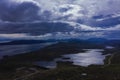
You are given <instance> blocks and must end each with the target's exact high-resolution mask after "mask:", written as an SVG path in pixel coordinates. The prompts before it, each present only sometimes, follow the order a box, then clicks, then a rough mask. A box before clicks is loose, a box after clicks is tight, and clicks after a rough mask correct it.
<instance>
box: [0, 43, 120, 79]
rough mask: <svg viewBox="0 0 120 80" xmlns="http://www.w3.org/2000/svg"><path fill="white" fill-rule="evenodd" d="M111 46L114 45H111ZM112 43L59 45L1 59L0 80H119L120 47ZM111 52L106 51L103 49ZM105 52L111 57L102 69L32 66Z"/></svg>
mask: <svg viewBox="0 0 120 80" xmlns="http://www.w3.org/2000/svg"><path fill="white" fill-rule="evenodd" d="M113 43H114V44H113ZM113 43H111V42H110V43H103V42H102V43H101V44H96V43H91V42H90V43H89V42H83V41H82V42H81V41H80V42H79V41H71V42H60V43H57V44H53V45H50V46H47V47H45V48H43V49H41V50H38V51H34V52H30V53H25V54H19V55H14V56H10V57H9V56H4V59H3V60H1V62H0V80H120V51H119V50H120V46H119V44H118V42H117V43H116V42H113ZM108 44H109V45H111V46H114V47H115V48H114V49H105V45H108ZM86 48H91V49H105V51H104V52H103V53H104V54H110V55H108V56H107V57H106V59H105V65H91V66H88V67H81V66H75V65H72V62H58V64H57V68H55V69H46V68H43V67H39V66H37V65H34V64H32V62H34V61H39V60H47V61H49V60H52V59H54V58H56V57H59V56H60V55H63V54H66V53H67V54H68V53H78V52H83V50H82V49H86Z"/></svg>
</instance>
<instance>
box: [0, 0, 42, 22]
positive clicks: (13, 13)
mask: <svg viewBox="0 0 120 80" xmlns="http://www.w3.org/2000/svg"><path fill="white" fill-rule="evenodd" d="M39 11H40V7H38V6H37V5H36V4H34V3H32V2H22V3H19V4H17V3H13V2H10V1H9V0H2V1H0V19H1V20H2V21H13V22H15V21H33V20H37V19H39V17H38V12H39Z"/></svg>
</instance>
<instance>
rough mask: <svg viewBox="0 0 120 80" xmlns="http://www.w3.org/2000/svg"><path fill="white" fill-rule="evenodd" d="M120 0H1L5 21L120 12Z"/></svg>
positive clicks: (79, 17) (84, 16)
mask: <svg viewBox="0 0 120 80" xmlns="http://www.w3.org/2000/svg"><path fill="white" fill-rule="evenodd" d="M119 5H120V0H1V1H0V11H1V13H0V19H1V20H3V21H32V20H68V21H69V20H70V21H76V20H79V19H82V20H83V19H86V18H91V17H93V16H97V15H111V14H115V13H119V12H120V8H119Z"/></svg>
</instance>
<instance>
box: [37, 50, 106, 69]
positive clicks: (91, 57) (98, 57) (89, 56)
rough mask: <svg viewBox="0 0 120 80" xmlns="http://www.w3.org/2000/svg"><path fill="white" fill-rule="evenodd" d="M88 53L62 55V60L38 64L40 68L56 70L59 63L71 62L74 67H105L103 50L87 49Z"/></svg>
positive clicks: (57, 59)
mask: <svg viewBox="0 0 120 80" xmlns="http://www.w3.org/2000/svg"><path fill="white" fill-rule="evenodd" d="M85 50H86V52H83V53H77V54H66V55H62V57H61V58H56V59H54V60H53V61H49V62H48V61H40V62H36V63H37V64H38V65H39V66H42V67H46V68H55V67H56V65H57V62H58V61H63V62H66V61H70V62H73V65H79V66H84V67H87V66H89V65H92V64H93V65H103V64H104V59H105V55H102V51H104V50H103V49H85Z"/></svg>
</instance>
